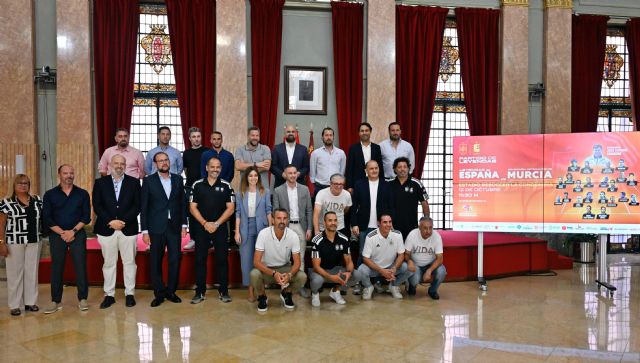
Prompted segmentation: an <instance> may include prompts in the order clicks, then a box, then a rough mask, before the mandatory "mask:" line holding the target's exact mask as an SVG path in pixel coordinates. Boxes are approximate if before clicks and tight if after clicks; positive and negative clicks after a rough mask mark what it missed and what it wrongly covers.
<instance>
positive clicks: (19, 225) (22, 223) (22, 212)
mask: <svg viewBox="0 0 640 363" xmlns="http://www.w3.org/2000/svg"><path fill="white" fill-rule="evenodd" d="M31 200H32V202H31V203H30V204H33V210H32V211H31V210H30V209H29V208H28V207H25V206H24V205H22V203H20V202H19V201H18V198H17V197H14V198H5V199H1V200H0V213H3V214H6V215H7V225H6V227H5V238H6V242H7V244H25V243H37V242H38V241H39V238H38V237H39V235H40V218H41V214H42V199H40V197H39V196H37V195H32V196H31ZM29 212H31V213H29ZM29 214H31V218H29V217H30V216H29ZM34 217H35V225H34V226H29V223H28V220H29V219H32V220H33V218H34ZM29 227H31V228H29ZM30 231H31V235H32V238H31V239H30V238H29V232H30ZM34 231H35V233H34ZM34 235H35V238H33V236H34Z"/></svg>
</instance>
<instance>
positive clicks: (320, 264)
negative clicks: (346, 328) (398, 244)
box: [309, 212, 360, 307]
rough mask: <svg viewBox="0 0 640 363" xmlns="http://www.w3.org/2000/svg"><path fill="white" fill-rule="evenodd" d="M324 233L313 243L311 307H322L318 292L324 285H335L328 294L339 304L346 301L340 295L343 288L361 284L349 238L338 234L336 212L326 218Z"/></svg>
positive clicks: (310, 280) (310, 273) (310, 270)
mask: <svg viewBox="0 0 640 363" xmlns="http://www.w3.org/2000/svg"><path fill="white" fill-rule="evenodd" d="M324 226H325V228H324V232H322V233H320V234H318V235H316V236H315V237H314V238H313V240H312V241H311V243H312V244H311V262H312V264H313V268H310V269H309V286H311V305H313V306H315V307H319V306H320V293H319V292H318V291H319V290H320V288H321V287H322V284H323V283H325V282H328V283H334V284H336V286H335V287H334V288H332V289H331V292H329V297H330V298H331V299H333V301H335V302H336V303H337V304H339V305H344V304H346V303H347V302H346V301H345V300H344V299H343V298H342V295H341V294H340V288H341V287H346V286H354V285H355V284H357V283H358V282H359V281H360V272H359V271H358V270H354V267H353V261H352V260H351V253H350V249H349V238H348V237H347V236H345V235H344V234H342V233H340V232H338V217H337V216H336V213H335V212H327V213H326V214H325V215H324Z"/></svg>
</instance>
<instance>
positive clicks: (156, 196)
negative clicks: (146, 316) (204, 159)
mask: <svg viewBox="0 0 640 363" xmlns="http://www.w3.org/2000/svg"><path fill="white" fill-rule="evenodd" d="M153 162H154V163H155V164H156V168H157V170H158V171H157V172H156V173H153V174H151V175H148V176H147V177H145V178H144V182H143V183H142V196H141V208H140V224H141V227H140V228H141V229H142V240H143V241H144V243H146V244H147V245H150V247H151V248H150V261H149V265H150V266H151V282H152V284H153V294H154V296H155V299H153V301H152V302H151V307H156V306H159V305H160V304H162V303H163V302H164V300H165V299H167V300H169V301H171V302H174V303H179V302H182V300H181V299H180V298H179V297H178V296H177V295H176V289H177V287H178V271H179V269H180V257H181V254H180V241H181V237H185V236H186V235H187V213H186V199H185V196H184V187H183V182H182V177H181V176H180V175H177V174H172V173H170V172H169V156H168V155H167V154H166V153H164V152H158V153H157V154H155V155H154V156H153ZM165 248H166V249H167V253H168V260H169V278H168V281H167V285H165V284H164V282H163V281H162V259H163V257H164V250H165Z"/></svg>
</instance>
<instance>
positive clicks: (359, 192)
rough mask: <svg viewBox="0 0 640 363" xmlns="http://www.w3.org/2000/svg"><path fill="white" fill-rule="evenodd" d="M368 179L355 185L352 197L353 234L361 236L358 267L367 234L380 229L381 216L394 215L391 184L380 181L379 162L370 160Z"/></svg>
mask: <svg viewBox="0 0 640 363" xmlns="http://www.w3.org/2000/svg"><path fill="white" fill-rule="evenodd" d="M366 167H367V168H366V171H367V178H366V179H361V180H359V181H358V182H356V184H355V185H354V188H353V194H352V195H351V198H352V201H353V205H352V206H351V233H353V235H354V236H359V242H360V246H359V247H360V248H359V249H360V256H359V257H358V266H359V265H360V264H361V263H362V248H363V247H364V241H365V239H366V238H367V234H368V233H369V232H371V231H373V230H374V229H376V228H378V219H379V216H380V215H381V214H388V215H393V201H392V196H391V187H390V186H389V183H387V182H386V181H384V179H380V167H379V164H378V162H377V161H375V160H369V162H368V163H367V165H366Z"/></svg>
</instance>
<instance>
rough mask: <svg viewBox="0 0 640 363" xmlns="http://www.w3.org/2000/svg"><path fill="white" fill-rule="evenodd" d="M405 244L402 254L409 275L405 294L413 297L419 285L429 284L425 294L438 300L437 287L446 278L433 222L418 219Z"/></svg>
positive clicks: (440, 242) (440, 245)
mask: <svg viewBox="0 0 640 363" xmlns="http://www.w3.org/2000/svg"><path fill="white" fill-rule="evenodd" d="M405 242H406V243H405V245H404V247H405V249H406V251H405V253H404V254H405V259H406V260H407V263H408V267H409V271H410V273H411V276H409V288H408V289H407V292H408V293H409V295H415V294H416V286H417V285H418V284H419V283H422V282H430V283H431V286H430V287H429V290H427V294H429V296H430V297H431V298H432V299H433V300H438V299H440V295H438V287H439V286H440V284H441V283H442V281H444V278H445V276H447V270H446V269H445V268H444V265H443V264H442V261H443V259H444V256H443V253H442V238H441V237H440V234H439V233H438V232H437V231H434V230H433V220H432V219H431V218H429V217H422V218H420V224H419V225H418V228H416V229H414V230H413V231H411V232H410V233H409V235H408V236H407V240H406V241H405Z"/></svg>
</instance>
